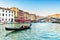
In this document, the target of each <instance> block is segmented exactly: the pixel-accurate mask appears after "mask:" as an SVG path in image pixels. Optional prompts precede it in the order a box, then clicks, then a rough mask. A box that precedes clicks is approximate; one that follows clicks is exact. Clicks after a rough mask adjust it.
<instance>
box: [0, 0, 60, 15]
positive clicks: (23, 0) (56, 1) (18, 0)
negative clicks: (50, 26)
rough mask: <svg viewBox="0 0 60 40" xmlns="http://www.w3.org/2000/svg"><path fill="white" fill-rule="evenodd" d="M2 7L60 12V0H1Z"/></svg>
mask: <svg viewBox="0 0 60 40" xmlns="http://www.w3.org/2000/svg"><path fill="white" fill-rule="evenodd" d="M0 7H6V8H7V7H8V8H10V7H17V8H19V9H21V10H23V11H26V12H29V13H30V14H36V15H40V16H47V15H51V14H57V13H58V14H60V0H0Z"/></svg>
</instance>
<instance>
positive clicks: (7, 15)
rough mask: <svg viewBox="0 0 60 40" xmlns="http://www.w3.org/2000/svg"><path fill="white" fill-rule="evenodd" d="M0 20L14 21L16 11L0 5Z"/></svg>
mask: <svg viewBox="0 0 60 40" xmlns="http://www.w3.org/2000/svg"><path fill="white" fill-rule="evenodd" d="M0 22H7V23H10V22H14V11H12V10H10V9H8V8H1V7H0Z"/></svg>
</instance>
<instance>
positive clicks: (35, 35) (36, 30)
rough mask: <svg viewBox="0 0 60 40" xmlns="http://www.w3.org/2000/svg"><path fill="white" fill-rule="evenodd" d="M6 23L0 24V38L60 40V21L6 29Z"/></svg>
mask: <svg viewBox="0 0 60 40" xmlns="http://www.w3.org/2000/svg"><path fill="white" fill-rule="evenodd" d="M14 25H15V26H20V24H7V26H14ZM5 26H6V25H5V24H3V25H0V40H60V24H59V23H32V26H31V29H27V30H22V31H6V30H5V29H4V27H5Z"/></svg>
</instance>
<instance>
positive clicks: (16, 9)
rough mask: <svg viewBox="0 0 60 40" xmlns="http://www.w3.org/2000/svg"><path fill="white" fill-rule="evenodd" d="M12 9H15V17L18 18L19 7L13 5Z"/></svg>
mask: <svg viewBox="0 0 60 40" xmlns="http://www.w3.org/2000/svg"><path fill="white" fill-rule="evenodd" d="M10 10H12V11H14V18H17V17H18V12H19V9H18V8H16V7H11V8H10Z"/></svg>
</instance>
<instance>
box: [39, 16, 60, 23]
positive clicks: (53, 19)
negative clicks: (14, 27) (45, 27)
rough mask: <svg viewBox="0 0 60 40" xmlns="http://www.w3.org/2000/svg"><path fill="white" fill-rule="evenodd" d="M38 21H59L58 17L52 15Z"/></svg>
mask: <svg viewBox="0 0 60 40" xmlns="http://www.w3.org/2000/svg"><path fill="white" fill-rule="evenodd" d="M38 22H60V18H53V17H51V18H48V17H46V18H40V19H39V20H38Z"/></svg>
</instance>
